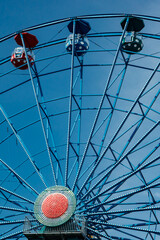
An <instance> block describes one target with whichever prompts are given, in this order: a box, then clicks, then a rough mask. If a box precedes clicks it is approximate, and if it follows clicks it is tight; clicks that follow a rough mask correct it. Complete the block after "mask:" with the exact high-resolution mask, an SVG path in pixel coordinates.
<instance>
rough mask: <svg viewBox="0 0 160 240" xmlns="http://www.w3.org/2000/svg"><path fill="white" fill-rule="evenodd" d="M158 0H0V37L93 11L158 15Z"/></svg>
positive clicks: (159, 13)
mask: <svg viewBox="0 0 160 240" xmlns="http://www.w3.org/2000/svg"><path fill="white" fill-rule="evenodd" d="M159 10H160V2H159V0H153V1H152V0H134V1H128V0H67V1H65V0H20V1H18V0H5V1H2V0H1V1H0V22H1V31H0V37H2V36H4V35H7V34H9V33H11V32H14V31H17V30H20V29H23V28H25V27H28V26H33V25H36V24H39V23H43V22H47V21H52V20H55V19H59V18H64V17H71V16H78V15H86V14H95V13H138V14H146V15H153V16H157V17H158V16H160V11H159Z"/></svg>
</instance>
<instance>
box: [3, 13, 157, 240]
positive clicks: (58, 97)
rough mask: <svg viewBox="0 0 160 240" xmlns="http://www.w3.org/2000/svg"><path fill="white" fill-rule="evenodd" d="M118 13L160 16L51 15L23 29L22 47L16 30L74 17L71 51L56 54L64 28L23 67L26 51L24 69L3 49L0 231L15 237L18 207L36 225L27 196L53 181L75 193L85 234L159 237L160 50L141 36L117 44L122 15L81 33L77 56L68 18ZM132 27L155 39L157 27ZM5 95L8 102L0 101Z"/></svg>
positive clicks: (17, 236) (19, 215)
mask: <svg viewBox="0 0 160 240" xmlns="http://www.w3.org/2000/svg"><path fill="white" fill-rule="evenodd" d="M123 17H128V20H129V17H139V18H141V19H143V20H144V21H145V20H147V21H146V24H147V22H149V23H152V24H154V22H156V23H160V18H157V17H151V16H145V15H136V14H132V15H129V14H97V15H96V14H95V15H89V16H80V17H76V18H65V19H60V20H56V21H51V22H48V23H44V24H40V25H37V26H33V27H30V28H26V29H24V30H22V31H21V32H20V35H21V38H22V42H23V47H24V48H25V44H24V41H23V35H22V33H23V32H26V31H33V32H35V34H36V32H39V35H40V33H41V32H43V29H44V28H47V27H48V31H49V30H51V31H53V30H54V29H55V31H56V27H57V26H61V27H63V28H64V24H66V23H68V22H69V21H73V22H74V24H73V48H72V54H69V53H64V49H65V46H64V44H65V39H66V36H65V35H64V34H63V36H62V35H61V36H56V37H57V39H54V40H52V41H46V42H44V43H41V44H39V45H37V46H36V47H35V48H33V49H32V51H34V52H35V54H36V51H37V54H36V55H37V56H36V60H35V63H34V65H33V66H31V64H30V62H29V60H28V57H27V58H26V59H27V64H28V72H27V71H26V72H25V74H24V73H22V72H21V73H22V74H21V73H20V70H19V69H13V68H12V67H11V65H10V62H9V61H10V57H6V58H4V59H1V61H0V67H1V69H2V70H1V75H0V79H1V81H2V82H3V81H4V86H2V88H1V89H0V101H1V102H0V103H1V106H0V132H1V136H0V171H1V172H0V173H2V174H0V175H1V176H2V179H1V178H0V199H1V200H0V201H1V206H0V214H1V221H0V238H1V239H23V238H24V236H23V230H22V227H23V223H24V217H25V216H26V215H28V216H30V217H29V221H30V222H31V223H33V224H36V226H35V225H34V226H32V227H31V229H32V230H34V229H36V228H37V227H38V228H39V227H41V226H40V225H39V223H37V222H36V220H35V218H34V214H33V205H34V201H35V198H36V197H37V195H38V194H39V193H40V192H42V191H43V190H44V189H45V188H47V187H48V186H53V185H63V186H67V187H69V188H70V189H71V190H73V191H74V193H75V195H76V198H77V207H76V211H75V216H76V218H77V219H79V220H80V221H82V218H85V219H86V221H87V225H86V229H87V236H86V239H92V238H93V237H94V238H96V239H110V240H111V239H117V240H118V239H119V240H131V239H132V240H133V239H140V240H142V239H143V240H144V239H145V240H153V239H159V235H160V229H159V222H160V217H159V210H160V200H159V189H160V175H159V170H160V169H159V168H160V163H159V158H160V148H159V146H160V142H159V140H160V137H159V134H158V133H159V127H160V111H159V98H160V89H159V85H160V81H159V73H160V69H159V66H160V64H159V59H160V56H159V54H158V53H153V54H150V53H151V52H152V49H150V51H148V50H147V49H146V50H145V44H144V51H142V52H141V53H137V54H133V53H131V54H127V53H125V52H122V50H121V44H122V40H123V37H124V35H125V32H126V28H127V23H128V20H127V22H126V26H125V28H124V30H123V32H121V31H120V29H119V28H120V26H118V27H117V31H115V32H108V31H107V29H105V28H104V31H103V32H98V31H97V32H91V33H89V34H87V38H88V39H89V40H90V49H89V50H88V52H87V53H86V54H85V55H84V56H81V57H78V56H76V54H75V47H74V40H75V22H76V21H78V20H80V19H85V20H88V21H90V20H92V21H91V23H93V24H94V21H101V22H102V23H103V21H107V20H111V19H112V18H114V20H116V21H117V23H119V22H120V20H121V19H122V18H123ZM104 25H105V24H104ZM59 32H61V31H59ZM16 34H17V32H16V33H13V34H10V35H8V36H6V37H3V38H1V39H0V43H1V44H3V43H5V42H7V40H8V39H10V38H12V37H13V36H15V35H16ZM140 35H142V36H143V37H144V43H145V38H146V39H148V40H149V41H151V43H153V42H159V40H160V37H159V35H157V34H153V33H152V34H151V33H145V32H143V33H141V34H140ZM58 37H59V38H58ZM119 38H120V39H119ZM106 39H111V40H112V41H108V42H107V41H106ZM99 42H100V44H99ZM106 42H107V43H108V45H107V44H106ZM105 44H106V45H105ZM101 45H102V46H101ZM103 45H105V47H104V46H103ZM115 45H116V46H117V47H116V49H115ZM151 45H153V44H151ZM41 51H42V54H41ZM153 52H155V50H153ZM45 53H47V54H46V55H45ZM25 54H26V56H27V50H26V48H25ZM8 55H9V54H8ZM53 60H54V62H53ZM6 69H7V70H6ZM106 76H107V78H106ZM17 79H18V80H17ZM137 79H138V80H139V81H137ZM5 81H6V82H5ZM133 82H135V84H133ZM30 83H31V84H30ZM21 89H22V91H24V92H25V91H27V94H28V100H27V97H26V96H24V97H22V92H21ZM127 91H128V92H127ZM7 94H10V96H11V98H12V101H13V102H14V101H15V102H14V103H12V102H10V104H7V103H6V101H8V99H7ZM23 98H24V99H23ZM25 98H26V99H25ZM30 98H32V100H33V101H32V100H30ZM20 99H21V101H22V102H23V104H24V106H23V104H22V105H21V104H19V102H20ZM16 103H17V104H16ZM17 105H18V106H17ZM2 106H3V107H2ZM4 109H5V110H4ZM32 133H33V134H32ZM40 134H41V135H40ZM32 138H33V139H32ZM36 145H38V146H39V147H37V146H36ZM7 149H9V150H7ZM48 159H49V161H48Z"/></svg>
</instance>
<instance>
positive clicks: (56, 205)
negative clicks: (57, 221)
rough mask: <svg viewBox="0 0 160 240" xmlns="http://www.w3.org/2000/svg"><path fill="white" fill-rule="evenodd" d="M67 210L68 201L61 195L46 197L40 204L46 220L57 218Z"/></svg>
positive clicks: (55, 194) (54, 194)
mask: <svg viewBox="0 0 160 240" xmlns="http://www.w3.org/2000/svg"><path fill="white" fill-rule="evenodd" d="M67 208H68V199H67V197H66V196H65V195H63V194H61V193H53V194H50V195H48V196H47V197H46V198H45V199H44V201H43V203H42V212H43V214H44V215H45V216H46V217H48V218H58V217H60V216H61V215H63V214H64V213H65V212H66V210H67Z"/></svg>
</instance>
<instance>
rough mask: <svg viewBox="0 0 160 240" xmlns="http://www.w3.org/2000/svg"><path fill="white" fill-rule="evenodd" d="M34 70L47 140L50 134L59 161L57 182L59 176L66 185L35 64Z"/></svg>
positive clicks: (54, 152)
mask: <svg viewBox="0 0 160 240" xmlns="http://www.w3.org/2000/svg"><path fill="white" fill-rule="evenodd" d="M34 68H35V75H36V79H37V87H38V89H39V91H40V96H41V99H42V101H41V104H40V107H41V109H42V111H43V112H44V114H45V116H46V133H47V134H46V135H47V136H46V138H47V142H48V141H49V139H48V134H50V136H51V141H52V144H53V148H54V151H52V155H53V156H54V158H55V159H56V161H57V171H56V182H57V181H58V178H59V175H60V178H61V181H62V183H64V179H63V174H62V169H61V166H60V164H59V160H58V155H57V150H56V146H55V140H54V135H53V130H52V127H51V122H50V119H49V117H48V112H47V108H46V105H45V100H44V95H43V90H42V87H41V83H40V79H39V75H38V72H37V68H36V65H35V63H34ZM37 96H38V95H37Z"/></svg>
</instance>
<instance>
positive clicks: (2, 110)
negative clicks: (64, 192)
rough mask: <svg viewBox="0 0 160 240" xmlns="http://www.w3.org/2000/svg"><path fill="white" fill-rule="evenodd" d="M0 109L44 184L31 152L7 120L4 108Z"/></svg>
mask: <svg viewBox="0 0 160 240" xmlns="http://www.w3.org/2000/svg"><path fill="white" fill-rule="evenodd" d="M0 111H1V112H2V114H3V116H4V117H5V119H6V121H7V123H8V125H9V127H10V128H11V130H12V131H13V134H14V135H15V137H16V138H17V140H18V142H19V143H20V145H21V147H22V149H23V150H24V152H25V153H26V155H27V157H28V159H29V160H30V162H31V164H32V165H33V167H34V169H35V171H36V172H37V174H38V175H39V177H40V179H41V181H42V182H43V184H44V185H45V186H46V184H45V181H44V179H43V177H42V175H41V173H40V171H39V169H38V168H37V166H36V164H35V162H34V160H33V159H32V157H31V154H30V153H29V151H28V149H27V147H26V146H25V144H24V143H23V141H22V139H21V137H20V136H19V135H18V133H17V131H16V130H15V128H14V127H13V124H12V122H11V121H10V120H9V118H8V116H7V113H6V112H5V111H4V109H3V108H2V106H0Z"/></svg>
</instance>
